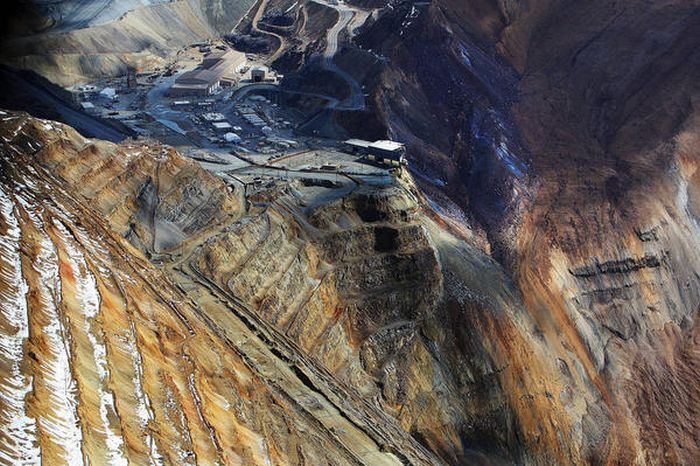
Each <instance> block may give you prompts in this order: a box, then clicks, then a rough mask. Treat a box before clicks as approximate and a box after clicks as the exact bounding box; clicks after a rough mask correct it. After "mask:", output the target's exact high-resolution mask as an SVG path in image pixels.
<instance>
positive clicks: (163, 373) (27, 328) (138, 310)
mask: <svg viewBox="0 0 700 466" xmlns="http://www.w3.org/2000/svg"><path fill="white" fill-rule="evenodd" d="M2 116H3V122H2V128H1V132H2V134H3V141H4V142H3V144H2V147H1V153H2V159H1V161H0V163H1V164H2V178H1V181H2V184H1V185H0V189H1V190H0V206H1V207H2V211H1V216H0V228H1V229H2V230H1V231H2V235H1V236H0V238H1V239H2V242H1V243H0V261H1V264H2V274H1V275H0V318H1V319H2V320H1V321H0V325H1V327H0V328H1V330H2V331H1V333H0V337H1V338H2V339H1V340H0V342H1V344H0V349H1V352H0V356H1V357H2V359H1V361H2V362H1V365H0V367H1V370H0V387H2V391H1V392H0V396H1V397H2V398H1V399H2V403H1V404H0V418H1V419H2V423H1V424H0V436H2V442H1V443H0V445H1V446H0V457H1V458H2V461H3V462H4V463H8V464H16V463H17V462H19V461H22V462H23V464H33V463H35V462H36V461H38V459H39V455H41V460H42V462H47V461H48V462H51V463H52V464H67V463H88V462H89V463H98V464H127V462H129V463H132V464H151V463H155V464H163V463H165V464H194V463H197V464H399V463H398V458H397V456H395V455H392V454H390V453H386V452H383V451H380V447H381V449H382V450H384V449H394V450H395V451H396V452H397V453H398V454H399V455H401V456H402V457H408V458H411V457H412V456H411V450H410V448H409V447H406V446H404V445H400V444H392V443H391V439H390V438H382V435H383V428H382V426H377V427H374V429H372V428H371V427H369V426H370V424H369V421H368V420H366V419H364V418H363V417H362V414H361V413H360V414H351V415H348V414H346V413H345V411H344V409H345V408H344V407H343V406H342V405H340V404H338V405H337V404H336V403H337V401H335V400H334V399H333V398H330V397H328V396H326V395H325V394H324V391H323V389H322V388H319V387H322V386H323V385H321V383H320V382H317V385H315V384H314V381H315V379H314V376H313V374H312V375H305V374H304V373H303V370H302V369H299V365H295V364H294V362H293V359H292V358H291V356H288V355H287V356H286V355H284V354H283V353H282V351H281V350H280V349H276V348H275V347H274V345H271V344H270V342H269V341H268V340H266V337H265V336H264V335H263V334H262V333H261V331H260V330H253V329H252V328H251V326H250V324H249V323H247V322H246V320H245V319H243V318H241V317H239V316H238V314H237V313H236V311H235V309H232V308H230V304H226V303H225V302H223V301H221V300H219V299H217V297H215V296H212V295H211V294H210V291H209V290H208V289H207V288H203V287H200V288H197V287H196V286H195V287H192V286H190V287H189V294H184V293H183V291H182V288H181V287H178V286H175V285H174V284H173V282H172V281H171V280H169V279H168V277H167V276H164V275H163V274H162V273H161V272H160V271H159V270H157V269H156V268H155V267H154V266H153V265H152V264H151V263H149V262H148V261H147V260H146V258H145V257H144V256H143V255H142V254H141V252H140V251H139V250H138V249H135V248H134V247H133V246H132V245H130V244H129V243H128V241H127V239H126V238H125V237H124V236H122V235H121V234H120V233H123V231H115V230H114V228H116V229H120V228H122V227H120V225H121V223H120V222H122V219H126V218H128V217H129V215H128V214H125V215H122V214H123V213H125V212H126V211H130V212H131V213H132V214H133V215H136V216H137V217H138V215H140V214H139V212H141V210H140V208H139V207H137V206H136V204H138V201H137V202H136V204H134V203H133V202H134V200H133V197H132V196H133V195H134V193H135V192H134V191H133V190H131V191H130V188H129V187H128V186H127V185H124V184H122V183H117V185H118V186H117V189H120V188H121V190H120V191H119V192H115V191H111V195H112V198H113V200H115V201H117V204H120V208H118V209H116V210H115V209H114V206H113V205H112V206H109V205H107V204H106V203H105V202H104V200H105V198H106V197H107V194H106V193H108V192H110V189H111V188H110V187H107V186H102V187H101V188H99V189H98V188H97V185H96V184H95V183H93V184H92V185H91V186H86V185H85V184H81V185H71V182H70V176H67V174H69V173H70V175H71V176H73V177H77V176H78V175H77V174H80V173H82V175H83V177H82V178H81V179H82V180H83V181H85V180H88V179H90V180H96V179H101V180H102V181H105V180H106V181H110V180H113V179H114V178H112V176H115V174H117V175H116V177H118V176H119V175H118V173H122V174H126V173H127V172H129V173H131V174H140V173H149V171H150V170H151V169H153V168H154V166H155V165H160V168H161V170H157V171H159V175H160V176H161V178H160V182H161V183H163V184H165V183H167V181H166V180H167V179H168V176H169V175H171V176H172V179H171V182H172V183H174V184H169V186H174V185H181V184H183V185H184V188H183V189H181V190H180V191H178V193H184V192H192V191H195V190H196V189H195V188H192V187H191V186H192V183H190V184H189V185H187V184H184V183H180V180H179V179H178V178H177V173H178V170H177V168H176V167H179V168H182V167H185V168H186V169H185V170H180V172H182V171H184V172H186V173H188V174H190V175H198V176H197V183H199V184H198V186H199V188H200V189H201V190H202V191H206V190H207V189H209V192H210V193H211V192H213V191H217V192H218V191H221V192H223V193H224V194H223V195H222V196H221V203H220V204H219V208H220V209H221V210H224V211H226V212H227V213H230V214H235V213H236V212H237V211H238V210H237V209H238V205H237V203H236V202H235V199H234V198H232V197H231V196H230V195H227V194H226V192H227V191H226V189H225V187H224V186H223V185H222V182H221V181H219V180H217V179H216V178H213V177H211V176H210V175H207V174H206V173H205V172H204V171H202V170H201V169H199V168H197V166H196V165H194V163H192V162H186V161H185V160H184V159H182V158H180V157H179V156H176V155H174V154H172V153H171V154H164V153H162V152H160V151H159V150H152V149H151V150H148V152H147V153H146V150H144V153H142V154H138V155H136V154H133V153H132V154H131V155H130V154H129V148H128V147H117V146H114V145H111V144H103V143H99V142H94V141H88V140H84V139H83V138H82V137H81V136H79V135H78V134H77V133H76V132H75V131H73V130H71V129H70V128H67V127H64V126H61V125H58V124H53V123H50V122H47V121H42V120H34V119H30V118H28V117H27V116H26V115H22V114H8V113H7V112H3V115H2ZM80 149H84V150H82V151H80ZM78 152H81V154H82V156H83V157H87V158H88V159H90V156H89V155H88V154H93V155H92V157H93V158H92V159H91V161H92V162H93V163H98V162H103V163H102V168H101V169H100V170H98V171H96V172H93V173H92V174H88V172H89V170H87V169H86V167H88V165H81V164H78V163H75V162H76V160H75V159H72V162H73V163H72V164H71V166H72V167H73V168H74V169H75V170H74V171H71V170H69V169H67V168H65V167H64V168H61V166H60V161H64V162H65V161H67V160H71V156H74V155H75V154H76V153H78ZM61 154H63V155H64V156H65V158H64V157H62V156H61ZM61 159H62V160H61ZM169 164H172V165H173V166H172V167H171V168H170V170H168V169H167V168H166V167H167V166H168V165H169ZM126 165H128V166H129V167H128V169H125V166H126ZM99 174H104V175H105V176H99ZM136 178H137V179H138V177H136ZM141 184H142V187H144V186H147V185H148V184H149V182H148V181H141ZM163 184H161V186H163ZM188 186H189V187H188ZM173 191H177V190H173ZM173 191H171V192H170V193H169V194H168V195H165V196H163V197H162V198H159V202H157V203H156V204H157V205H158V206H159V207H161V208H163V209H166V208H167V207H168V206H169V205H170V204H169V201H168V199H172V198H173V197H174V196H177V195H179V194H177V193H174V192H173ZM182 196H184V197H187V194H182ZM191 204H197V205H198V207H201V206H202V205H204V204H213V203H210V201H209V200H208V199H207V200H205V201H203V202H202V201H201V200H200V202H198V201H197V198H196V197H192V202H191ZM107 211H113V215H111V216H110V215H105V212H107ZM120 212H121V213H122V214H120ZM183 216H186V217H188V218H189V219H191V220H192V219H196V218H199V219H207V220H208V222H209V223H207V225H206V226H211V225H212V223H211V221H212V219H214V218H216V215H212V213H211V212H210V213H202V212H199V211H197V212H195V211H194V210H192V209H190V210H187V208H186V209H180V210H178V213H174V211H173V210H172V209H171V210H169V211H168V212H167V213H166V214H163V215H161V214H159V213H155V214H154V218H159V219H160V218H170V219H171V222H172V223H171V224H170V225H171V226H172V225H177V224H178V222H177V218H182V217H183ZM134 218H136V217H134ZM127 223H128V222H127ZM185 228H189V229H190V230H189V231H190V233H192V234H193V235H194V234H196V233H197V232H200V231H203V230H202V225H199V224H193V223H189V224H188V227H185ZM151 231H155V232H156V234H155V237H156V238H157V236H158V235H157V231H158V227H154V228H153V229H151ZM127 236H129V238H130V239H131V240H132V241H133V242H135V243H136V244H137V245H138V246H140V247H143V248H144V249H149V248H150V247H151V245H150V244H148V245H146V244H144V243H143V242H142V241H141V240H142V239H143V238H144V237H145V236H144V235H142V236H139V237H138V238H136V237H135V236H134V235H129V234H127ZM192 297H196V298H197V299H196V302H195V301H193V300H192ZM348 416H350V417H348ZM380 439H381V442H378V440H380ZM418 459H420V456H419V457H418ZM418 462H419V463H420V461H418Z"/></svg>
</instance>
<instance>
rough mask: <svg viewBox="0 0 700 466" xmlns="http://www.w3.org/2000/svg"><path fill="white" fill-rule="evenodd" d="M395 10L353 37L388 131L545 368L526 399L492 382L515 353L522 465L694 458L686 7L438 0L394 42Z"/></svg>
mask: <svg viewBox="0 0 700 466" xmlns="http://www.w3.org/2000/svg"><path fill="white" fill-rule="evenodd" d="M410 14H411V9H410V7H406V8H404V9H403V10H401V8H400V7H399V8H397V9H395V10H393V11H391V12H389V11H387V13H386V15H385V17H384V18H383V19H380V20H379V21H378V22H377V23H376V25H374V26H372V27H371V28H369V29H368V30H367V31H365V32H364V33H363V36H362V37H361V38H360V40H361V41H364V42H363V44H364V45H366V46H369V47H373V48H375V49H376V50H380V51H382V53H385V54H386V55H387V56H388V57H389V65H388V68H387V70H386V71H385V77H384V84H383V85H382V86H380V87H379V88H378V90H377V96H378V100H380V101H382V102H384V103H385V105H384V108H385V109H386V110H385V111H386V119H387V122H388V125H389V127H390V130H391V131H393V132H395V134H398V135H400V136H401V137H402V138H404V139H406V140H407V141H410V142H411V143H412V144H413V147H414V150H413V152H412V154H413V157H414V167H415V168H416V169H417V170H419V171H421V172H424V173H427V174H428V175H429V176H428V177H425V178H424V180H425V179H434V178H436V177H439V178H440V179H441V180H443V181H446V182H447V187H446V190H447V192H448V193H450V195H451V197H452V199H454V200H455V201H456V202H458V203H460V204H461V205H462V206H463V207H464V208H466V209H467V210H468V211H469V212H472V213H473V214H474V218H475V220H476V221H477V222H478V223H480V224H481V225H482V226H484V227H485V229H486V231H487V234H488V236H489V239H490V240H491V244H492V245H493V247H494V249H495V251H496V253H497V257H498V258H499V260H500V261H501V262H502V263H503V264H506V269H507V271H508V272H507V273H508V275H509V276H511V277H512V278H513V280H514V281H515V282H516V286H517V288H518V290H519V293H520V295H521V296H523V300H524V304H525V306H526V309H527V312H528V314H529V315H530V316H531V318H532V319H533V321H534V322H535V324H536V333H537V335H538V338H539V339H540V340H541V341H542V342H543V344H544V345H545V347H546V348H547V356H545V358H544V362H545V363H546V364H547V365H549V362H550V361H551V362H555V365H554V366H553V367H556V366H558V369H556V370H555V372H554V373H553V374H549V375H547V376H544V375H534V379H537V378H539V379H540V380H542V381H543V384H542V390H541V391H540V390H538V389H534V388H533V387H534V386H537V384H538V382H535V381H534V380H530V381H528V380H527V378H526V379H521V380H519V381H518V382H516V383H515V384H514V385H510V384H511V383H512V382H514V381H509V380H508V379H509V378H510V377H512V376H513V374H514V373H517V372H518V371H522V372H529V373H530V374H531V375H532V374H533V373H536V370H535V365H534V364H535V363H534V361H533V360H532V359H531V358H530V357H527V356H525V355H522V356H524V357H523V359H522V360H520V361H517V360H516V361H512V362H511V365H510V367H509V368H508V369H507V370H505V371H504V372H503V373H502V374H500V379H501V381H502V383H505V384H507V385H508V386H507V387H504V390H505V391H506V392H510V391H512V390H515V391H516V392H521V393H523V394H524V396H530V395H532V396H534V397H535V398H534V400H536V399H537V397H538V396H541V394H542V393H544V395H545V396H546V398H547V400H546V401H545V404H543V405H538V404H537V403H536V402H534V400H533V403H531V404H530V405H529V406H525V405H521V404H520V403H515V404H514V405H513V406H514V408H515V411H516V412H518V414H515V417H516V419H517V421H516V422H517V424H518V429H519V432H520V433H519V436H520V439H521V441H522V442H523V443H524V444H525V445H528V447H527V448H526V449H528V450H529V451H530V453H528V455H531V456H529V459H530V460H531V461H534V462H544V463H547V462H555V463H568V462H593V463H598V462H601V463H602V462H620V463H622V464H629V463H633V462H638V463H645V464H658V463H670V464H692V463H695V462H697V461H698V458H700V451H699V450H698V449H697V440H698V430H697V426H696V424H697V423H695V422H693V421H690V418H691V417H693V416H694V415H695V413H697V412H698V409H700V406H699V405H698V402H699V401H700V388H699V387H698V385H697V383H696V382H695V381H694V379H696V378H697V372H696V370H697V358H696V357H695V356H691V354H696V353H697V352H696V351H695V350H688V351H690V352H686V350H683V349H681V348H686V349H687V348H690V347H694V345H696V343H690V342H691V341H694V340H693V338H694V337H693V336H692V335H695V333H696V332H697V321H698V320H697V319H698V306H699V305H700V296H699V295H698V286H699V285H700V284H699V282H698V277H700V275H698V267H700V262H698V256H697V248H696V247H695V246H694V245H696V244H697V242H698V229H697V221H698V219H697V210H696V208H695V205H696V201H695V200H694V198H695V197H696V196H697V194H696V192H697V176H696V170H697V163H698V156H699V155H700V153H699V152H698V146H697V140H698V134H699V133H700V127H699V126H698V113H699V112H698V107H697V98H698V95H699V93H698V91H699V90H700V89H699V87H698V81H697V79H695V75H697V70H698V66H699V65H700V55H699V54H698V50H699V48H698V45H700V36H699V35H698V34H697V32H696V31H697V30H698V26H699V25H700V10H699V9H698V5H697V4H695V3H694V2H662V3H654V4H650V3H645V2H624V3H619V2H606V1H593V2H585V3H580V2H563V3H562V2H559V3H554V2H547V1H541V2H538V1H534V2H525V3H522V2H521V3H517V4H515V3H508V2H505V3H504V2H488V1H485V2H452V1H438V2H434V3H433V4H432V5H431V7H430V8H427V9H425V10H423V11H421V12H420V13H419V14H418V15H417V17H416V18H415V19H414V21H413V22H412V24H410V25H408V26H405V27H404V28H403V29H402V30H403V33H402V34H401V35H400V34H399V33H396V30H397V29H399V25H401V24H406V21H405V18H407V17H408V16H409V15H410ZM392 24H393V25H394V27H390V25H392ZM397 44H402V45H404V46H405V47H399V46H398V45H397ZM427 57H431V58H430V59H428V58H427ZM414 109H417V111H414ZM499 123H500V124H499ZM504 141H505V143H506V146H507V148H508V153H509V154H511V155H512V156H513V157H514V158H516V159H519V160H520V161H522V162H523V163H525V165H526V169H525V170H524V173H525V174H526V176H525V177H520V176H518V173H517V171H514V170H513V169H512V168H513V166H512V164H509V163H508V160H509V158H508V157H505V156H504V154H503V152H499V147H500V148H503V146H502V145H501V143H502V142H504ZM426 184H428V183H426ZM511 350H512V348H511ZM517 365H522V367H521V369H517V368H516V367H517ZM538 370H539V369H538ZM530 384H535V385H530ZM528 387H530V388H528ZM538 393H539V395H538ZM525 394H527V395H525ZM662 405H663V406H664V408H663V409H662V408H660V406H662ZM662 413H663V414H662ZM565 432H566V434H565ZM547 458H549V459H547Z"/></svg>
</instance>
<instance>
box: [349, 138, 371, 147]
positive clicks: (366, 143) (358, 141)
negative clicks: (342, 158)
mask: <svg viewBox="0 0 700 466" xmlns="http://www.w3.org/2000/svg"><path fill="white" fill-rule="evenodd" d="M345 144H348V145H350V146H357V147H364V148H365V149H366V148H368V147H369V146H370V145H372V143H371V142H370V141H365V140H364V139H348V140H347V141H345Z"/></svg>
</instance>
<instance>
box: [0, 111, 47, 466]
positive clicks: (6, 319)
mask: <svg viewBox="0 0 700 466" xmlns="http://www.w3.org/2000/svg"><path fill="white" fill-rule="evenodd" d="M2 113H3V114H5V113H4V112H2ZM0 215H1V216H2V218H3V221H4V223H5V225H7V231H6V232H5V234H4V235H2V236H0V266H1V267H0V284H2V287H0V322H2V323H3V325H2V328H4V329H7V330H8V333H5V332H0V364H1V365H2V366H3V367H7V368H8V373H7V375H6V376H5V377H2V378H1V379H0V407H1V408H0V437H2V438H3V439H4V440H5V442H4V444H3V445H0V463H4V464H16V465H30V464H40V462H41V456H40V455H41V452H40V451H39V448H38V446H37V440H36V438H37V435H36V420H35V419H34V418H30V417H29V416H27V413H26V402H25V400H26V397H27V395H28V394H29V393H30V392H31V391H32V389H33V380H32V379H31V378H28V377H25V376H24V374H22V369H21V364H22V361H23V359H24V345H25V344H26V342H27V339H28V338H29V315H28V312H27V311H28V310H27V291H28V290H29V287H28V285H27V282H26V280H25V279H24V277H23V275H22V263H21V260H20V249H19V240H20V235H21V231H20V227H19V222H18V221H17V219H16V218H15V215H14V203H13V202H12V200H11V199H10V197H9V196H8V195H7V194H6V193H5V192H4V191H3V190H2V188H0ZM12 330H14V331H12Z"/></svg>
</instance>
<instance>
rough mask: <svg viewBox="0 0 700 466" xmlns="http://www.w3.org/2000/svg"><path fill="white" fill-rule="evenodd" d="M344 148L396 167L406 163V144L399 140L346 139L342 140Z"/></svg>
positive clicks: (368, 158)
mask: <svg viewBox="0 0 700 466" xmlns="http://www.w3.org/2000/svg"><path fill="white" fill-rule="evenodd" d="M343 145H344V146H345V148H346V150H348V151H349V152H351V153H353V154H360V155H362V156H363V157H364V158H365V159H367V160H370V161H372V162H377V163H381V164H384V165H391V166H395V167H398V166H400V165H406V163H407V162H406V157H405V154H406V146H405V145H404V144H403V143H401V142H396V141H389V140H385V139H382V140H379V141H374V142H371V141H365V140H363V139H348V140H347V141H345V142H343Z"/></svg>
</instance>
